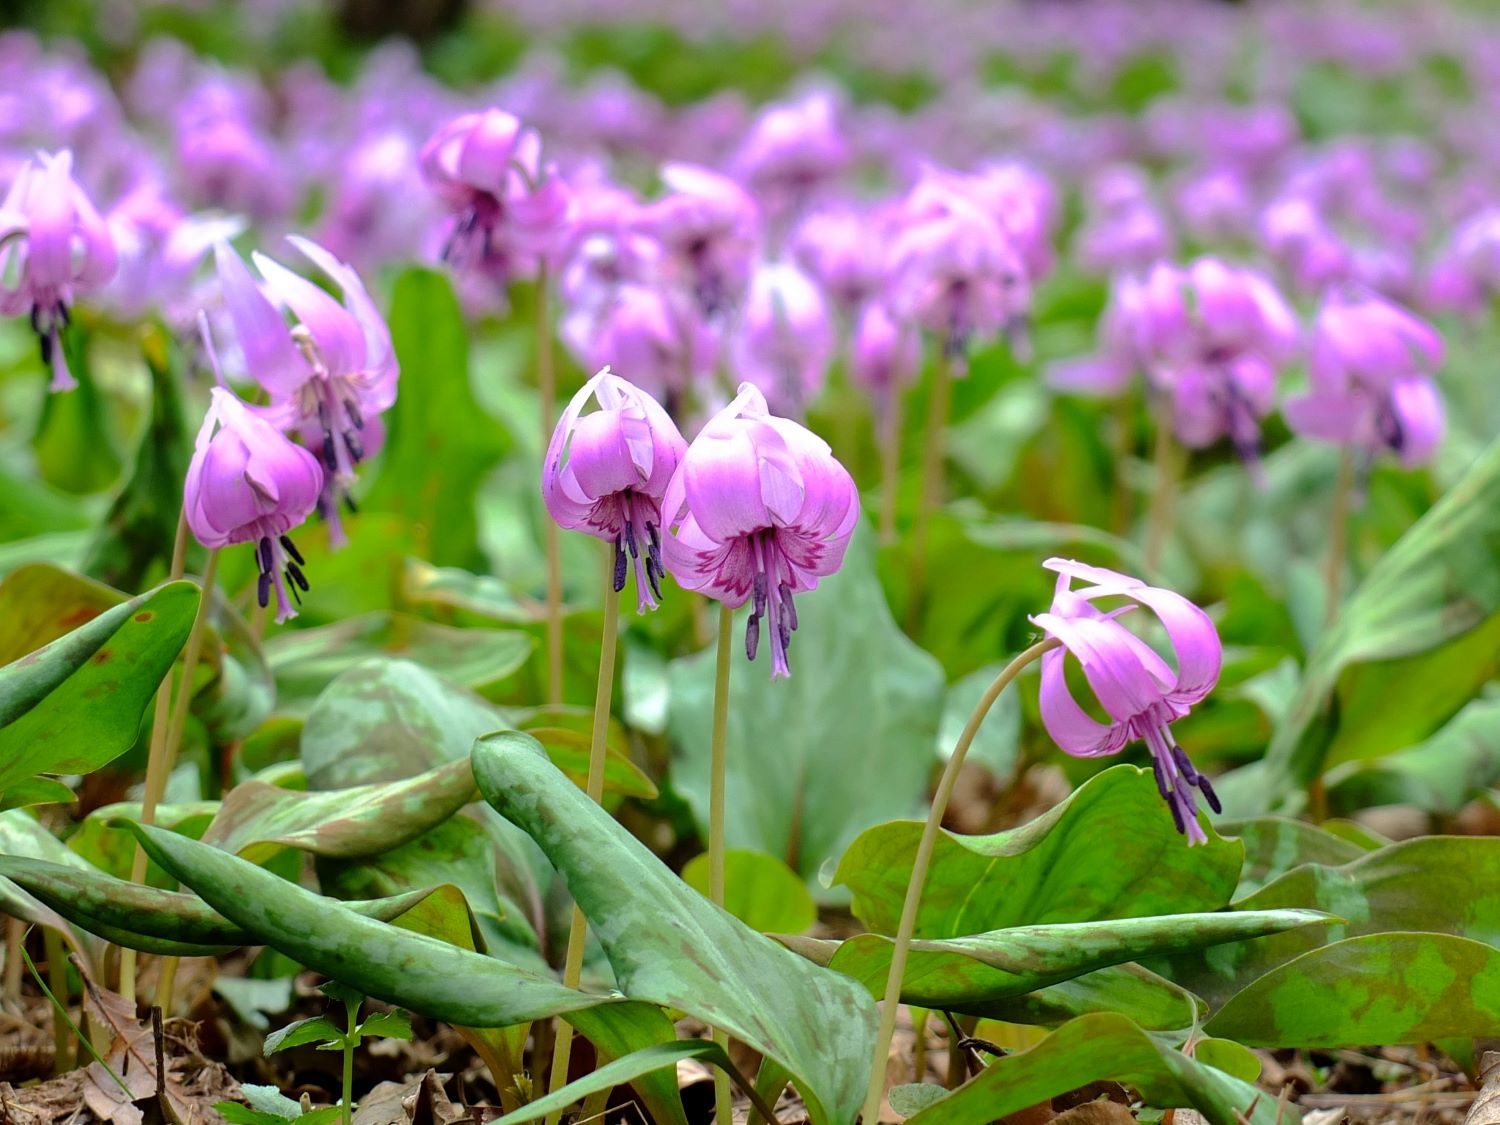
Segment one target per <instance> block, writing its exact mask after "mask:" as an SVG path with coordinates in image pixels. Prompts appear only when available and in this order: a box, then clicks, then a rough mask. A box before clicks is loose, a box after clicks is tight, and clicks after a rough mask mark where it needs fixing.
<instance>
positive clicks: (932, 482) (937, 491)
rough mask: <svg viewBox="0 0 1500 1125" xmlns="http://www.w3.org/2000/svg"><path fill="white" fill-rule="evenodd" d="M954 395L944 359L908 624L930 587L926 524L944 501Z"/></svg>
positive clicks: (925, 461) (932, 404)
mask: <svg viewBox="0 0 1500 1125" xmlns="http://www.w3.org/2000/svg"><path fill="white" fill-rule="evenodd" d="M952 398H953V363H952V361H951V360H948V359H943V360H942V361H941V362H939V364H938V368H937V373H936V375H935V376H934V377H933V383H932V394H931V397H930V398H929V399H928V400H927V435H926V439H925V440H924V442H923V445H922V494H921V497H920V499H919V500H918V502H917V516H916V520H915V521H914V522H913V524H912V532H911V566H910V568H909V570H910V575H911V584H910V588H909V591H908V596H909V597H910V599H911V600H910V601H909V602H908V603H907V611H906V624H907V628H908V630H911V629H915V628H916V624H917V621H918V620H919V619H920V617H921V614H922V608H923V600H924V598H925V596H926V592H927V590H926V587H927V527H928V524H929V522H930V521H931V519H932V514H933V512H934V510H936V509H937V508H938V507H940V506H941V505H942V503H943V462H944V458H945V455H946V452H947V450H946V439H947V433H948V409H949V404H950V402H951V400H952Z"/></svg>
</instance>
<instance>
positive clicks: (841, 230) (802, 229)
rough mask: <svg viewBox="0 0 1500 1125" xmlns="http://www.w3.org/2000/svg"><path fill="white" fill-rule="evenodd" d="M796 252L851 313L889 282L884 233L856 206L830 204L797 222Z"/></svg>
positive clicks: (793, 246)
mask: <svg viewBox="0 0 1500 1125" xmlns="http://www.w3.org/2000/svg"><path fill="white" fill-rule="evenodd" d="M791 249H792V256H793V257H794V258H795V259H796V260H797V263H798V264H799V265H800V266H801V267H802V268H803V269H805V270H806V271H807V272H808V273H810V274H811V275H812V276H813V277H814V278H815V279H816V280H817V282H818V284H819V285H821V286H822V287H823V291H824V292H825V293H827V294H828V298H829V300H831V301H832V302H833V303H834V305H835V306H836V307H837V308H838V309H839V310H840V311H841V312H843V313H845V314H846V315H852V314H853V313H854V311H855V310H857V309H858V308H859V307H860V306H861V305H863V304H864V303H865V301H867V300H869V299H870V298H871V297H872V296H874V295H875V294H876V293H877V292H879V291H880V289H881V287H882V285H883V284H884V282H885V270H884V263H883V261H882V248H881V232H880V227H879V224H878V223H877V222H876V221H875V219H874V217H873V216H870V215H867V214H864V213H861V212H860V211H856V210H855V209H854V208H853V207H827V208H822V209H820V210H817V211H814V212H812V213H811V214H809V215H808V216H807V217H806V218H805V219H803V220H802V222H800V223H799V224H797V229H796V231H794V232H793V234H792V239H791Z"/></svg>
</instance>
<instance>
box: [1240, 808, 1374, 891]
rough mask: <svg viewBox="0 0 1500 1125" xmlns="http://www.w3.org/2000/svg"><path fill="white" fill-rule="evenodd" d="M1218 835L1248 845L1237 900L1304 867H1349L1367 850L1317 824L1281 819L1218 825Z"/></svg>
mask: <svg viewBox="0 0 1500 1125" xmlns="http://www.w3.org/2000/svg"><path fill="white" fill-rule="evenodd" d="M1218 829H1219V832H1220V833H1221V834H1222V835H1224V836H1234V837H1238V838H1239V840H1240V842H1241V843H1243V844H1244V845H1245V866H1244V867H1243V868H1242V869H1241V871H1240V884H1239V886H1238V887H1237V888H1235V892H1234V893H1235V897H1236V898H1241V897H1243V896H1245V895H1247V894H1249V893H1251V892H1252V891H1255V890H1258V889H1260V888H1261V887H1263V886H1265V885H1266V884H1267V883H1269V882H1270V881H1271V880H1272V879H1275V878H1277V877H1279V876H1281V875H1285V874H1286V873H1287V872H1288V871H1290V870H1291V869H1292V868H1294V867H1301V866H1302V865H1303V864H1304V863H1327V864H1338V863H1348V862H1350V861H1351V860H1356V859H1358V858H1359V857H1360V856H1362V855H1364V854H1365V849H1364V848H1361V847H1360V846H1359V845H1358V844H1354V843H1351V842H1350V841H1348V840H1345V839H1343V838H1342V837H1339V836H1335V835H1333V834H1332V833H1331V832H1325V831H1324V830H1323V829H1321V828H1319V827H1318V826H1317V825H1316V824H1308V823H1307V821H1305V820H1292V819H1291V818H1289V817H1281V816H1259V817H1252V818H1250V819H1248V820H1240V821H1219V823H1218Z"/></svg>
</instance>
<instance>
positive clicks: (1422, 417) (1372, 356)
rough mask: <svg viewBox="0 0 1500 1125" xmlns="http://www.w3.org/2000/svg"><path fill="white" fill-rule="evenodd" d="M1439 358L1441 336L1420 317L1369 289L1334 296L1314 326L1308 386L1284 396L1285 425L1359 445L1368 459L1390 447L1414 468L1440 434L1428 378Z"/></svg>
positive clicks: (1439, 414) (1437, 403)
mask: <svg viewBox="0 0 1500 1125" xmlns="http://www.w3.org/2000/svg"><path fill="white" fill-rule="evenodd" d="M1442 360H1443V342H1442V338H1441V337H1440V336H1439V335H1438V333H1437V330H1436V329H1435V328H1433V327H1432V325H1430V324H1428V323H1427V322H1426V321H1423V320H1421V319H1419V318H1417V317H1416V316H1413V315H1412V314H1411V313H1409V312H1407V311H1406V310H1405V309H1402V308H1400V307H1399V306H1397V305H1394V304H1392V303H1391V302H1389V301H1387V300H1385V299H1383V298H1381V297H1378V296H1375V295H1374V294H1357V293H1355V294H1350V293H1344V294H1335V295H1332V296H1330V297H1329V298H1328V300H1326V301H1325V302H1324V304H1323V308H1322V309H1321V310H1320V311H1319V313H1318V319H1317V323H1316V324H1315V325H1314V327H1313V342H1312V357H1311V362H1310V365H1309V369H1310V374H1311V383H1312V386H1311V390H1310V392H1309V393H1308V394H1306V395H1301V396H1298V397H1296V398H1293V399H1291V400H1289V401H1288V402H1287V404H1286V406H1285V408H1284V410H1283V413H1284V414H1285V415H1286V420H1287V424H1288V425H1290V426H1291V427H1292V429H1293V430H1295V431H1296V432H1297V433H1299V434H1301V435H1303V436H1304V437H1309V438H1312V439H1314V440H1317V441H1326V442H1332V443H1334V444H1337V445H1344V446H1349V447H1351V448H1354V449H1356V450H1359V451H1360V452H1361V453H1362V454H1363V456H1364V458H1365V461H1366V464H1368V460H1369V458H1371V457H1373V456H1374V455H1375V454H1376V453H1377V452H1379V451H1380V450H1381V449H1389V450H1390V451H1391V452H1392V453H1394V454H1396V456H1397V457H1399V458H1400V459H1401V463H1402V464H1403V465H1405V466H1406V467H1407V468H1413V467H1415V466H1417V465H1420V464H1422V463H1423V462H1424V461H1426V460H1428V459H1429V458H1430V457H1431V456H1432V454H1433V453H1434V452H1435V451H1436V449H1437V446H1438V443H1439V442H1440V441H1441V440H1442V436H1443V401H1442V399H1441V397H1439V395H1438V392H1437V388H1436V387H1435V386H1434V385H1433V382H1432V378H1431V374H1432V372H1433V371H1434V370H1436V369H1437V367H1438V366H1440V365H1441V363H1442Z"/></svg>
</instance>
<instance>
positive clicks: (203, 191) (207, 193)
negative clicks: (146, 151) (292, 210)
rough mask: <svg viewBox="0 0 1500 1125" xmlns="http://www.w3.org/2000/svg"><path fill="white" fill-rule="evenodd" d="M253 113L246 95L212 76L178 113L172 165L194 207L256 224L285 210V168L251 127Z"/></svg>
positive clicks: (287, 193) (251, 101)
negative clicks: (252, 219)
mask: <svg viewBox="0 0 1500 1125" xmlns="http://www.w3.org/2000/svg"><path fill="white" fill-rule="evenodd" d="M258 92H259V91H257V93H258ZM254 110H255V105H254V99H253V98H252V97H251V96H250V94H249V93H247V92H245V91H242V90H238V89H236V88H234V87H233V86H232V85H231V84H230V83H229V82H228V81H226V80H224V79H222V78H220V77H217V76H215V77H214V78H211V79H209V80H208V81H206V82H204V83H203V85H202V86H200V87H199V88H198V89H197V90H195V91H193V93H192V94H191V96H190V97H189V99H188V101H187V102H186V104H185V105H184V106H183V108H182V109H181V110H180V111H179V112H178V115H177V117H178V121H177V164H178V167H179V168H180V169H181V172H182V180H183V185H184V186H185V187H186V189H187V192H188V194H189V196H190V197H191V198H192V199H193V201H194V202H197V203H201V204H203V205H204V206H207V207H221V208H224V209H226V210H229V211H241V212H245V213H248V214H250V215H253V216H255V217H256V218H259V219H267V218H271V217H273V216H276V215H279V214H281V213H282V212H284V211H286V210H287V208H288V206H289V204H290V203H291V196H292V191H291V190H290V187H289V180H288V177H287V174H286V172H285V170H284V169H285V168H286V166H287V165H286V162H285V161H283V160H282V159H281V158H280V157H279V156H278V154H277V152H276V151H275V150H274V149H273V148H272V147H271V144H270V143H269V142H268V141H267V140H266V139H265V137H264V136H263V134H262V131H261V130H260V129H259V128H258V127H257V124H256V121H255V116H256V114H255V112H254Z"/></svg>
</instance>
